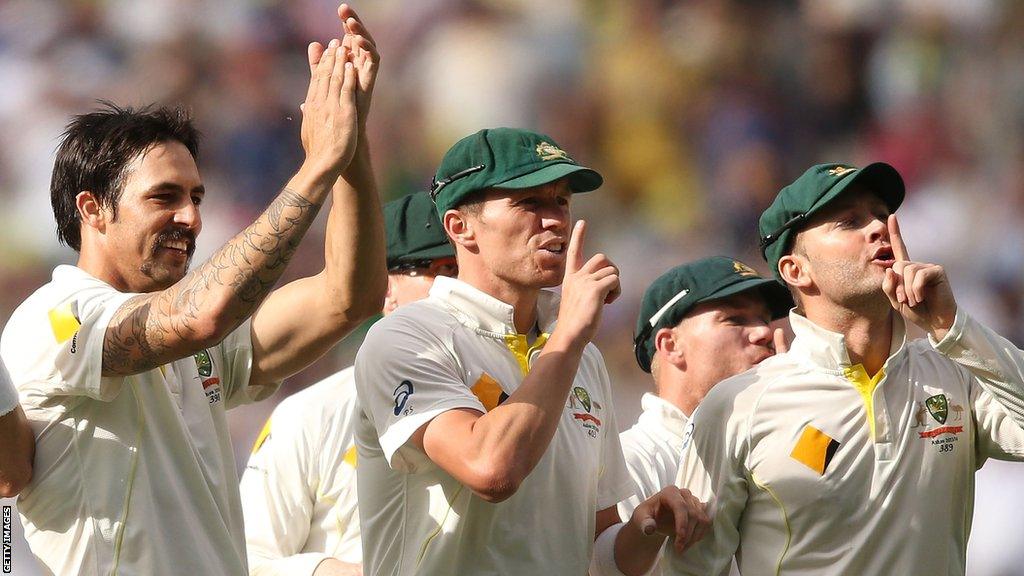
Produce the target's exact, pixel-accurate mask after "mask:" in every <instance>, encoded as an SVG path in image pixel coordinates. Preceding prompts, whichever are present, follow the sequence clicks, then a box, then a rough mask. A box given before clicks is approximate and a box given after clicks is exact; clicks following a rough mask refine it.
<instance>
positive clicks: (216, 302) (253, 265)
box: [103, 188, 320, 376]
mask: <svg viewBox="0 0 1024 576" xmlns="http://www.w3.org/2000/svg"><path fill="white" fill-rule="evenodd" d="M319 210H320V204H316V203H313V202H310V201H309V200H307V199H306V198H305V197H303V196H301V195H299V194H296V193H295V192H292V191H291V190H288V189H287V188H285V189H284V190H283V191H282V192H281V194H279V195H278V196H277V198H276V199H274V201H273V202H272V203H271V204H270V206H269V207H268V208H267V209H266V210H265V211H264V212H263V214H262V215H260V217H259V218H257V219H256V221H255V222H253V223H252V224H250V225H249V226H248V227H247V228H246V229H245V230H242V231H241V232H239V233H238V235H236V236H235V237H234V238H232V239H231V240H230V241H229V242H228V243H227V244H225V245H224V246H223V247H221V249H220V250H218V251H217V252H216V253H214V255H213V256H211V257H210V259H209V260H208V261H206V262H204V263H203V264H202V266H200V267H199V268H196V269H195V270H193V271H191V272H189V273H188V274H187V275H186V276H185V277H184V278H182V279H181V280H180V281H178V282H177V283H176V284H175V285H174V286H171V287H170V288H168V289H166V290H163V291H161V292H155V293H152V294H140V295H138V296H135V297H134V298H131V299H129V300H128V301H127V302H125V303H124V304H123V305H122V306H121V308H120V309H119V310H118V311H117V313H116V314H114V317H113V319H112V320H111V321H110V325H109V326H108V327H107V332H106V337H105V339H104V342H103V375H104V376H114V375H129V374H138V373H139V372H143V371H146V370H150V369H152V368H155V367H157V366H160V365H162V364H165V363H167V362H170V361H173V360H177V359H178V358H182V357H183V356H186V355H188V354H191V353H194V352H197V351H198V350H199V349H200V347H201V345H202V343H201V342H199V341H198V337H197V336H196V335H195V334H196V332H195V328H196V326H197V324H198V323H199V322H200V321H202V320H205V319H209V318H211V317H213V316H215V315H217V316H218V317H219V318H220V322H218V324H222V323H226V325H227V326H229V327H230V329H231V330H233V329H234V328H236V327H238V325H239V324H241V323H242V322H243V321H244V320H245V319H246V318H248V317H249V316H250V315H252V313H253V312H254V311H255V310H256V307H257V306H259V305H260V303H261V302H263V299H264V298H265V297H266V295H267V294H268V293H270V289H271V288H272V287H273V286H274V284H275V283H276V282H277V280H278V278H280V277H281V274H282V273H283V272H284V270H285V268H286V267H287V265H288V262H289V261H290V260H291V257H292V255H293V254H295V250H296V248H298V246H299V243H300V242H301V241H302V237H303V236H304V235H305V234H306V231H307V230H309V227H310V225H311V224H312V223H313V220H314V219H315V218H316V215H317V212H319Z"/></svg>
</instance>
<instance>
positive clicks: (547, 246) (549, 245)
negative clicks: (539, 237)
mask: <svg viewBox="0 0 1024 576" xmlns="http://www.w3.org/2000/svg"><path fill="white" fill-rule="evenodd" d="M540 250H542V251H545V252H550V253H552V254H558V255H561V254H564V253H565V241H563V240H556V241H553V242H546V243H544V244H542V245H541V247H540Z"/></svg>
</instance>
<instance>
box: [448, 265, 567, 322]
mask: <svg viewBox="0 0 1024 576" xmlns="http://www.w3.org/2000/svg"><path fill="white" fill-rule="evenodd" d="M430 297H431V298H436V299H438V300H440V301H442V302H444V303H445V304H447V305H448V306H449V307H450V308H452V309H453V310H454V312H455V314H456V316H457V317H458V318H459V320H460V321H461V322H462V323H464V324H466V325H468V326H470V327H472V328H476V329H479V330H483V331H485V332H492V333H495V334H501V335H505V334H515V333H516V327H515V320H514V313H515V309H514V308H513V307H512V305H511V304H506V303H505V302H502V301H501V300H498V299H497V298H495V297H494V296H491V295H490V294H487V293H486V292H483V291H482V290H480V289H478V288H475V287H474V286H471V285H469V284H467V283H465V282H463V281H461V280H459V279H457V278H449V277H447V276H438V277H437V278H436V279H435V280H434V285H433V287H431V288H430ZM557 319H558V294H556V293H554V292H552V291H550V290H541V291H540V296H539V297H538V298H537V325H538V327H539V328H540V331H541V332H546V333H549V334H550V333H551V332H552V331H554V328H555V321H556V320H557Z"/></svg>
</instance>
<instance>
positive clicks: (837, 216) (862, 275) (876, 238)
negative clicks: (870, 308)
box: [794, 186, 893, 303]
mask: <svg viewBox="0 0 1024 576" xmlns="http://www.w3.org/2000/svg"><path fill="white" fill-rule="evenodd" d="M888 217H889V207H888V206H887V205H886V203H885V202H884V201H883V200H882V199H881V198H879V197H878V196H877V195H875V194H874V193H872V192H870V191H869V190H867V189H865V188H863V187H860V186H857V187H854V188H852V189H851V190H848V191H846V192H844V193H843V194H842V195H841V196H840V197H839V198H837V199H836V200H834V201H833V202H832V203H831V205H829V206H828V207H826V208H825V209H823V210H822V211H821V212H820V213H818V214H816V215H815V216H814V217H813V218H812V219H811V222H810V223H809V225H808V227H807V228H805V229H804V230H803V231H801V232H800V238H799V241H798V244H797V249H796V250H794V251H795V252H800V251H802V252H803V256H804V257H805V258H806V259H807V261H808V262H809V264H810V271H811V278H812V279H813V280H814V283H815V285H816V286H817V287H818V289H819V290H821V293H822V295H823V296H826V297H828V298H829V299H830V300H832V301H834V302H838V303H854V302H857V301H862V300H871V301H873V300H876V299H878V298H880V297H881V298H883V299H884V295H883V293H882V279H883V278H884V277H885V269H886V268H890V267H892V265H893V255H892V248H891V246H890V244H889V230H888V228H887V226H886V219H887V218H888Z"/></svg>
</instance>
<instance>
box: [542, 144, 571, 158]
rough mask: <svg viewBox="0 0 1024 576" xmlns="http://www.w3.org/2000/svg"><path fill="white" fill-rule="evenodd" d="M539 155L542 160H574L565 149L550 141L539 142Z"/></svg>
mask: <svg viewBox="0 0 1024 576" xmlns="http://www.w3.org/2000/svg"><path fill="white" fill-rule="evenodd" d="M537 156H539V157H540V159H541V160H572V158H569V155H568V154H566V153H565V150H562V149H561V148H559V147H558V146H555V145H554V144H551V143H548V142H541V143H540V144H537Z"/></svg>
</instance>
